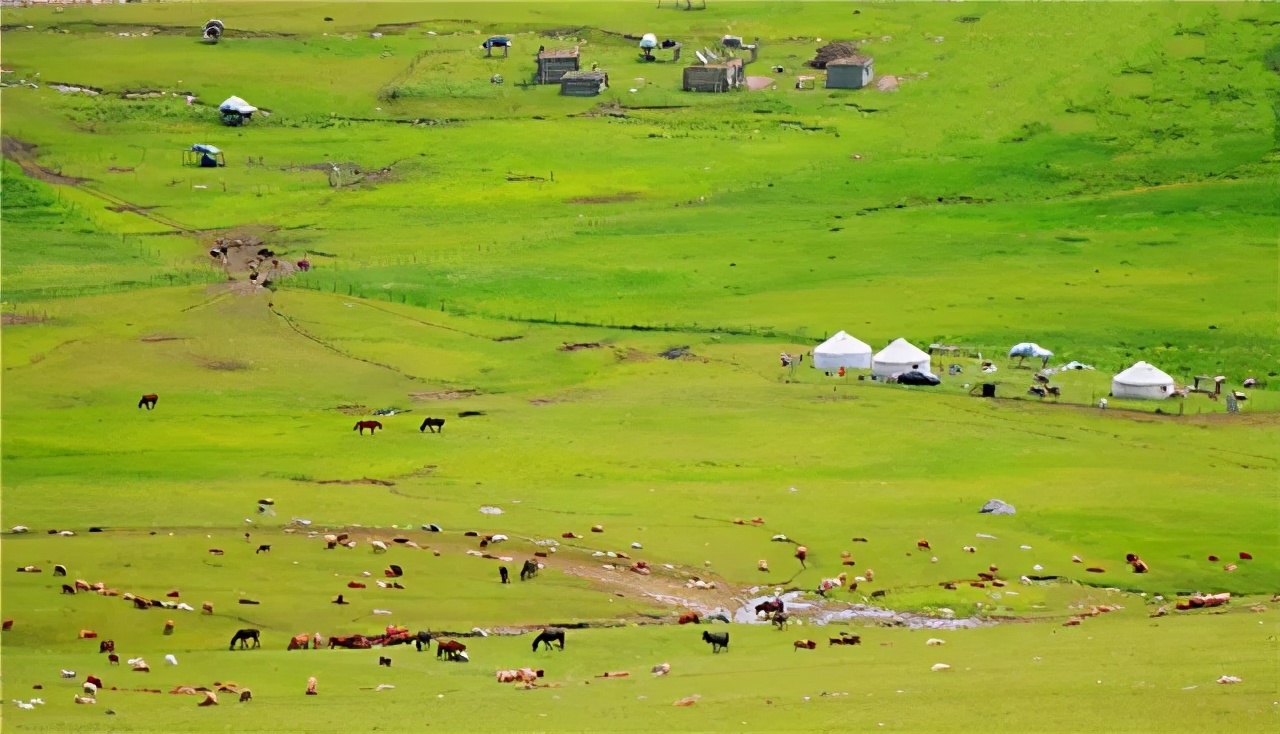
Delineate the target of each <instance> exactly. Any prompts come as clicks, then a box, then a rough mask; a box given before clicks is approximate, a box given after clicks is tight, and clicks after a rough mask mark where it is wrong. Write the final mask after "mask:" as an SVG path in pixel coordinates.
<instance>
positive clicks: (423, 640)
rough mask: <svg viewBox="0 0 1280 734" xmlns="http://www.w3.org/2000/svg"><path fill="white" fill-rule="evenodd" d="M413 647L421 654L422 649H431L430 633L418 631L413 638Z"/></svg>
mask: <svg viewBox="0 0 1280 734" xmlns="http://www.w3.org/2000/svg"><path fill="white" fill-rule="evenodd" d="M413 646H414V647H416V648H418V652H422V648H424V647H425V648H427V649H428V650H430V649H431V633H430V632H428V631H426V630H419V631H418V634H416V635H414V637H413Z"/></svg>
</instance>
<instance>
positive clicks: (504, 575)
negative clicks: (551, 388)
mask: <svg viewBox="0 0 1280 734" xmlns="http://www.w3.org/2000/svg"><path fill="white" fill-rule="evenodd" d="M54 575H55V576H56V575H57V574H54ZM498 578H500V579H502V583H504V584H509V583H511V574H510V573H508V572H507V567H506V566H498Z"/></svg>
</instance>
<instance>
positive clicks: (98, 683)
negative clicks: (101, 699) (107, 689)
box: [84, 675, 102, 690]
mask: <svg viewBox="0 0 1280 734" xmlns="http://www.w3.org/2000/svg"><path fill="white" fill-rule="evenodd" d="M84 682H85V683H92V684H93V686H94V687H95V688H97V689H98V690H102V679H101V678H99V677H98V676H96V675H86V676H85V677H84Z"/></svg>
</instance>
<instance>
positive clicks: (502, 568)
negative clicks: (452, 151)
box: [498, 566, 511, 584]
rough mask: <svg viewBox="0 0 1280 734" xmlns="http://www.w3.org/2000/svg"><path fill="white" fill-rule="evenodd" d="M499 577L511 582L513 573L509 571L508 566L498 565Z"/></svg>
mask: <svg viewBox="0 0 1280 734" xmlns="http://www.w3.org/2000/svg"><path fill="white" fill-rule="evenodd" d="M498 578H500V579H502V583H504V584H509V583H511V574H510V572H508V571H507V567H506V566H498Z"/></svg>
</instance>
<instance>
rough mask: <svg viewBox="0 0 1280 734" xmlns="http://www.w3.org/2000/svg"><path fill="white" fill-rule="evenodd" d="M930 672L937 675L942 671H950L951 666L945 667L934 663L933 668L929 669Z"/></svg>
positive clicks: (945, 665) (944, 664)
mask: <svg viewBox="0 0 1280 734" xmlns="http://www.w3.org/2000/svg"><path fill="white" fill-rule="evenodd" d="M930 670H932V671H933V672H935V673H937V672H940V671H943V670H951V666H950V665H947V664H946V663H934V664H933V667H932V668H930Z"/></svg>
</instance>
